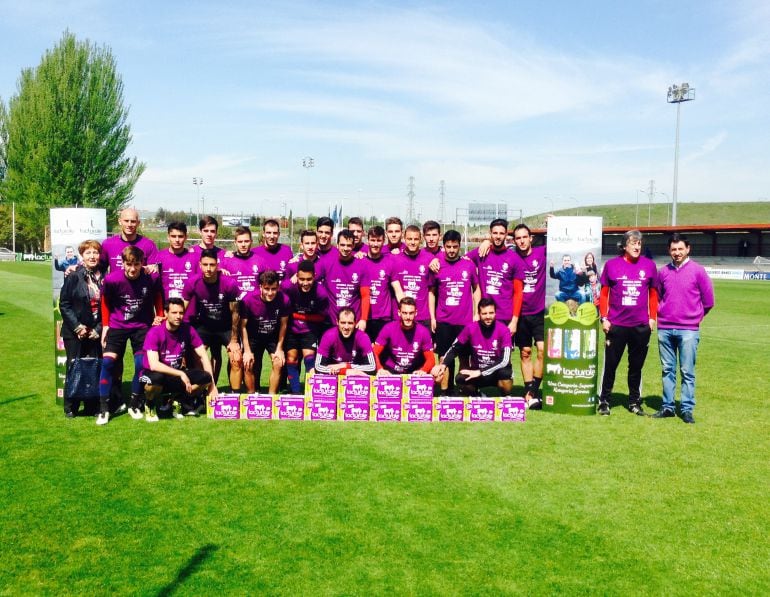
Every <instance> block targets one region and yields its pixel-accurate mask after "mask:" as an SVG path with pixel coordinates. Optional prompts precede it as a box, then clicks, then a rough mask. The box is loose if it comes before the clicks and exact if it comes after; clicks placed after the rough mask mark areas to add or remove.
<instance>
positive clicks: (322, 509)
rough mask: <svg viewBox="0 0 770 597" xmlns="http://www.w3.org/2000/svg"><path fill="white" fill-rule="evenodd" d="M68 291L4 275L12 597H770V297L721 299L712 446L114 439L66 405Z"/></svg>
mask: <svg viewBox="0 0 770 597" xmlns="http://www.w3.org/2000/svg"><path fill="white" fill-rule="evenodd" d="M50 277H51V270H50V264H48V265H46V264H24V263H2V264H0V420H1V421H2V425H1V426H0V471H2V472H0V503H1V504H2V508H0V562H2V566H0V594H3V595H6V594H7V595H17V594H56V595H61V594H107V593H117V594H129V593H131V594H137V593H138V594H143V595H170V594H184V595H196V594H211V593H219V594H234V593H247V592H248V593H257V592H270V593H280V594H292V595H296V594H329V595H336V594H383V593H399V594H400V593H407V594H442V595H443V594H469V593H470V594H500V593H532V594H546V593H557V592H558V593H567V594H576V593H581V594H585V593H594V594H597V593H598V594H608V595H630V594H666V595H698V594H753V595H766V594H768V593H770V572H769V571H768V562H770V541H769V540H768V536H770V509H769V508H768V489H770V455H769V450H768V448H770V442H768V436H769V431H770V426H769V425H768V422H769V420H770V418H769V417H768V414H767V413H768V404H767V400H768V390H767V383H768V382H767V380H768V378H770V369H769V368H768V360H769V359H768V358H769V357H770V348H769V346H770V343H769V342H768V335H770V285H768V284H767V283H765V282H723V281H717V282H716V283H715V285H716V292H717V306H716V308H715V310H714V311H713V312H712V314H711V315H709V316H708V317H707V319H706V321H705V323H704V326H703V329H702V339H701V349H700V352H699V363H698V392H697V397H698V405H697V407H696V410H695V417H696V421H697V423H696V425H694V426H690V425H685V424H683V423H682V422H681V421H680V420H679V419H666V420H661V421H657V420H652V419H649V418H640V417H635V416H633V415H631V414H629V413H628V412H626V411H625V409H623V408H622V407H620V406H616V407H614V408H613V410H612V416H610V417H609V418H606V417H570V416H567V415H555V414H549V413H542V412H533V413H528V417H529V420H528V422H527V423H525V424H523V425H519V424H438V423H433V424H425V425H420V424H377V423H361V424H351V423H344V424H343V423H341V422H335V423H310V422H297V423H291V422H278V421H266V422H254V421H238V422H223V421H222V422H219V421H209V420H207V419H204V418H200V419H188V420H184V421H175V420H167V421H161V422H160V423H157V424H154V425H151V424H148V423H146V422H145V421H134V420H132V419H130V418H129V417H125V416H124V417H119V418H117V419H114V420H112V421H110V424H109V425H107V426H106V427H103V428H99V427H96V425H94V420H93V419H92V418H78V419H76V420H65V419H64V417H63V414H62V410H61V407H59V406H57V405H55V403H54V389H53V364H52V354H51V335H52V323H51V321H52V314H51V300H50V297H51V290H50V288H51V287H50ZM622 367H623V368H624V367H625V365H622ZM514 371H515V372H516V377H517V379H516V383H517V384H518V383H520V379H519V370H518V367H516V366H515V367H514ZM621 371H623V369H619V375H618V384H617V387H616V389H617V390H619V391H620V392H621V393H620V394H618V395H617V400H618V401H619V402H621V401H622V399H623V397H624V381H625V376H624V375H623V374H621ZM644 382H645V387H644V392H643V396H644V398H645V402H646V405H647V406H648V407H650V408H648V410H652V409H654V408H656V407H657V406H659V404H660V399H659V396H660V365H659V362H658V354H657V347H656V346H655V342H653V343H652V344H651V350H650V355H649V357H648V360H647V365H646V366H645V370H644Z"/></svg>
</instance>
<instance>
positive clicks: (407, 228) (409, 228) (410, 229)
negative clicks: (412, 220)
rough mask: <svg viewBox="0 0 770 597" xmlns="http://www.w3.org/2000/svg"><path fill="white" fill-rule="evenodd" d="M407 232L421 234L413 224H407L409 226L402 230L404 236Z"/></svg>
mask: <svg viewBox="0 0 770 597" xmlns="http://www.w3.org/2000/svg"><path fill="white" fill-rule="evenodd" d="M407 232H416V233H417V234H422V232H420V228H419V226H415V225H414V224H409V226H407V227H406V229H405V230H404V236H406V233H407Z"/></svg>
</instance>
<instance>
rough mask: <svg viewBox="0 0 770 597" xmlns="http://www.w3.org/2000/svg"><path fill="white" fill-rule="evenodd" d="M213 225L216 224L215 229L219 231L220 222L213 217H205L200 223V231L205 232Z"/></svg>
mask: <svg viewBox="0 0 770 597" xmlns="http://www.w3.org/2000/svg"><path fill="white" fill-rule="evenodd" d="M211 224H214V228H216V229H217V230H219V222H218V221H217V219H216V218H215V217H213V216H203V217H202V218H201V219H200V220H199V221H198V230H203V229H204V228H205V227H206V226H211Z"/></svg>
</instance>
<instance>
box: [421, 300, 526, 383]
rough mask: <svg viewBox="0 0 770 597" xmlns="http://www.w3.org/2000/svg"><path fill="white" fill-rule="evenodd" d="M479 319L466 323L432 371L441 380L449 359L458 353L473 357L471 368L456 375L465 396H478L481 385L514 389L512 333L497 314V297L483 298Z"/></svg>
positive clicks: (456, 381) (480, 304)
mask: <svg viewBox="0 0 770 597" xmlns="http://www.w3.org/2000/svg"><path fill="white" fill-rule="evenodd" d="M478 313H479V320H478V321H474V322H471V323H469V324H468V325H466V326H465V327H464V328H463V330H462V331H461V332H460V335H459V336H457V339H456V340H455V341H454V342H453V343H452V346H451V347H450V349H449V350H448V351H447V352H446V354H444V356H443V357H441V359H440V361H439V364H438V365H436V367H434V368H433V370H432V371H431V374H432V375H433V378H434V379H436V380H437V381H438V380H440V379H441V378H442V377H443V376H444V375H446V374H447V371H448V369H449V365H448V363H449V362H451V361H452V360H454V359H455V357H457V356H461V355H465V356H466V357H469V359H470V366H469V367H468V368H467V369H460V372H459V373H458V374H457V377H456V378H455V383H456V384H457V387H458V388H459V390H460V391H461V392H462V394H463V395H465V396H476V395H478V394H479V390H480V388H483V387H485V386H491V385H497V387H498V388H500V390H501V391H502V392H503V394H504V395H506V396H509V395H510V394H511V390H512V389H513V380H512V377H513V369H512V367H511V334H510V331H509V330H508V328H507V327H506V326H505V325H504V324H503V323H502V322H501V321H500V320H499V318H498V317H497V314H496V309H495V301H494V300H492V299H490V298H482V299H481V300H480V301H479V308H478Z"/></svg>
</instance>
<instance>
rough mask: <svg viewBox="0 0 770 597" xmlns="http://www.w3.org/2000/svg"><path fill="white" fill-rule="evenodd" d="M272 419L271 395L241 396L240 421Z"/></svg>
mask: <svg viewBox="0 0 770 597" xmlns="http://www.w3.org/2000/svg"><path fill="white" fill-rule="evenodd" d="M272 418H273V396H272V395H271V394H244V395H243V396H241V419H255V420H263V421H264V420H266V421H269V420H270V419H272Z"/></svg>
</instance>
